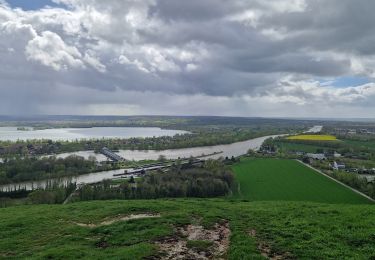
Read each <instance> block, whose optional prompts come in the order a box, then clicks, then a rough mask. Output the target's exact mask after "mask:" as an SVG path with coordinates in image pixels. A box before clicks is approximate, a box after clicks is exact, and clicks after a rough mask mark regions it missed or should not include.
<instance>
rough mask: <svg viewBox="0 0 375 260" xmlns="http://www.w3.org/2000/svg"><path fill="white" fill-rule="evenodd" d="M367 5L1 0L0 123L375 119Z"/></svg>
mask: <svg viewBox="0 0 375 260" xmlns="http://www.w3.org/2000/svg"><path fill="white" fill-rule="evenodd" d="M373 10H375V1H373V0H357V1H352V0H330V1H326V0H269V1H263V0H231V1H227V0H189V1H182V0H181V1H176V0H142V1H137V0H106V1H103V0H0V63H1V66H0V115H27V114H32V115H35V114H50V115H55V114H56V115H68V114H69V115H141V114H143V115H220V116H248V117H253V116H260V117H319V118H322V117H327V118H333V117H334V118H345V117H347V118H355V117H360V118H375V26H374V24H375V15H373Z"/></svg>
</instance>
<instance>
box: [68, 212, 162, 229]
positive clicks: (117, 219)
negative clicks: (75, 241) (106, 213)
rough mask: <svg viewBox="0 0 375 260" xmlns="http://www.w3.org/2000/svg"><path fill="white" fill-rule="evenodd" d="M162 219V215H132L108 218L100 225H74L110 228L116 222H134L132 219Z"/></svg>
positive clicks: (78, 224)
mask: <svg viewBox="0 0 375 260" xmlns="http://www.w3.org/2000/svg"><path fill="white" fill-rule="evenodd" d="M159 217H160V214H148V213H145V214H131V215H126V216H124V215H118V216H116V217H112V218H107V219H105V220H104V221H102V222H100V223H98V224H94V223H88V224H87V223H78V222H74V224H76V225H77V226H80V227H89V228H95V227H99V226H108V225H111V224H113V223H115V222H120V221H129V220H132V219H142V218H159Z"/></svg>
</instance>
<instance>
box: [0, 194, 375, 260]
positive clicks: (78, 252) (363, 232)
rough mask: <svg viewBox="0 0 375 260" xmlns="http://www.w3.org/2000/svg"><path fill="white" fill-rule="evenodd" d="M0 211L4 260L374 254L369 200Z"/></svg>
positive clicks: (178, 202) (103, 204)
mask: <svg viewBox="0 0 375 260" xmlns="http://www.w3.org/2000/svg"><path fill="white" fill-rule="evenodd" d="M0 215H1V219H0V233H1V236H0V257H1V258H4V259H5V258H6V259H9V258H29V259H30V258H31V259H33V258H34V259H38V258H53V259H67V258H69V259H78V258H87V259H105V258H106V259H108V258H115V259H140V258H144V257H146V258H148V259H159V258H160V257H162V256H164V257H167V256H169V257H171V258H172V257H173V253H175V254H185V255H186V256H190V257H192V256H193V257H194V258H201V259H206V258H209V257H213V256H215V255H216V257H218V256H222V257H224V258H226V257H228V258H229V259H254V258H255V259H258V258H259V259H262V258H264V257H275V256H277V257H279V258H278V259H283V258H306V259H312V258H315V259H322V258H325V259H327V258H334V259H344V258H352V259H371V258H374V257H375V247H374V244H375V226H374V224H373V223H374V222H375V207H374V206H373V205H344V204H318V203H311V202H310V203H308V202H247V201H239V200H225V199H170V200H133V201H91V202H79V203H73V204H68V205H34V206H19V207H10V208H5V209H0ZM178 248H180V249H178ZM178 250H182V251H178Z"/></svg>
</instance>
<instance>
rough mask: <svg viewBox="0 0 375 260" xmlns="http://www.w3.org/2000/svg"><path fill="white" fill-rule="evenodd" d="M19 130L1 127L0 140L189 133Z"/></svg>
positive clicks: (108, 129) (139, 129) (125, 129)
mask: <svg viewBox="0 0 375 260" xmlns="http://www.w3.org/2000/svg"><path fill="white" fill-rule="evenodd" d="M28 129H29V130H17V127H0V140H2V141H17V140H32V139H49V140H53V141H73V140H76V139H78V140H79V139H102V138H132V137H153V136H155V137H159V136H174V135H176V134H187V133H189V132H187V131H183V130H171V129H161V128H158V127H91V128H51V129H43V130H33V129H32V128H28Z"/></svg>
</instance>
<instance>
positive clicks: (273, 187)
mask: <svg viewBox="0 0 375 260" xmlns="http://www.w3.org/2000/svg"><path fill="white" fill-rule="evenodd" d="M233 169H234V172H235V174H236V178H237V181H238V182H239V184H240V188H239V193H238V194H237V196H238V197H240V198H245V199H249V200H258V201H259V200H289V201H291V200H293V201H314V202H326V203H353V204H355V203H370V202H369V201H368V200H367V199H365V198H363V197H362V196H360V195H358V194H356V193H354V192H352V191H351V190H349V189H348V188H346V187H343V186H341V185H340V184H338V183H336V182H334V181H332V180H330V179H328V178H326V177H324V176H322V175H321V174H319V173H317V172H315V171H314V170H312V169H310V168H308V167H306V166H304V165H302V164H300V163H299V162H297V161H293V160H283V159H245V160H243V161H242V162H241V163H238V164H236V165H234V166H233Z"/></svg>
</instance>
